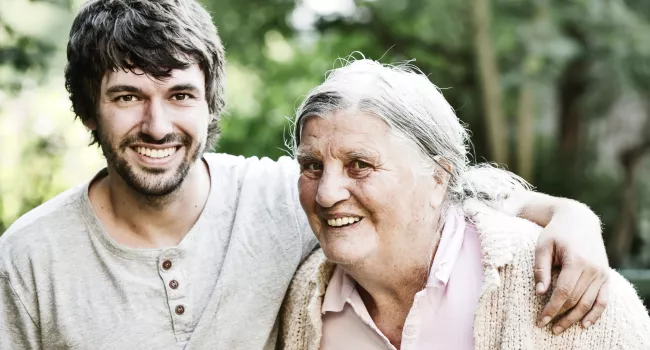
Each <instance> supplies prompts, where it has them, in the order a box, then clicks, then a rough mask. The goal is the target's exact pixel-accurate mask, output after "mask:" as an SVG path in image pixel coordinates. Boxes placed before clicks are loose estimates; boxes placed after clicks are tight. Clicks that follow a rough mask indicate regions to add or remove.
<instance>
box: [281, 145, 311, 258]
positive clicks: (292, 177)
mask: <svg viewBox="0 0 650 350" xmlns="http://www.w3.org/2000/svg"><path fill="white" fill-rule="evenodd" d="M278 162H279V163H281V166H282V167H284V172H285V174H287V176H286V178H287V181H288V182H289V183H288V187H289V188H290V189H291V200H292V202H293V211H294V213H295V218H296V226H297V230H298V236H299V237H298V238H299V239H300V242H301V244H300V246H301V249H302V255H301V262H302V261H304V260H305V259H307V257H308V256H309V254H311V252H313V251H314V249H316V247H317V246H318V240H317V239H316V236H315V235H314V233H313V232H312V230H311V227H310V226H309V221H308V220H307V215H306V214H305V211H304V210H302V206H301V205H300V198H299V196H298V178H299V176H300V167H299V166H298V162H296V161H295V160H294V159H292V158H290V157H281V158H280V159H279V160H278Z"/></svg>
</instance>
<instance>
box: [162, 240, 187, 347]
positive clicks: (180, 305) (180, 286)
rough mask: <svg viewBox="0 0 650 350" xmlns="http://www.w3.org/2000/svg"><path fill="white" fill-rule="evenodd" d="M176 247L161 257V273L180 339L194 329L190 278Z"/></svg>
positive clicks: (175, 329)
mask: <svg viewBox="0 0 650 350" xmlns="http://www.w3.org/2000/svg"><path fill="white" fill-rule="evenodd" d="M179 255H180V254H178V252H176V251H175V249H169V250H167V251H165V252H163V254H162V255H161V256H160V258H159V266H160V268H159V273H160V277H161V279H162V283H163V284H164V287H165V291H166V292H167V304H168V306H169V310H170V314H171V317H172V322H173V324H174V332H175V333H176V336H177V338H178V337H180V338H179V340H180V339H181V338H183V339H184V337H185V336H186V335H187V336H188V337H189V334H190V333H191V331H192V312H191V307H190V300H189V290H188V280H187V278H185V275H184V273H183V259H182V258H181V257H180V256H179Z"/></svg>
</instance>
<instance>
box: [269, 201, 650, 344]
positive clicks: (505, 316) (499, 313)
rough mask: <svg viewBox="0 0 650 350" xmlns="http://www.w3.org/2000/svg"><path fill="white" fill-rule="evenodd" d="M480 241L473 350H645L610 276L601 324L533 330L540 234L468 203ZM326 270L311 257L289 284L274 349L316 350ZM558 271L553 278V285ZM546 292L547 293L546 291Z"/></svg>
mask: <svg viewBox="0 0 650 350" xmlns="http://www.w3.org/2000/svg"><path fill="white" fill-rule="evenodd" d="M463 209H464V213H465V217H466V218H468V219H469V220H470V221H472V222H473V223H474V224H475V225H476V229H477V232H478V233H479V237H480V241H481V251H482V254H483V256H482V261H483V276H484V277H483V284H482V288H481V296H480V298H479V302H478V305H477V307H476V311H475V314H474V331H473V332H474V348H475V349H477V350H483V349H486V350H487V349H489V350H492V349H503V350H506V349H508V350H509V349H512V350H515V349H516V350H522V349H585V350H595V349H625V350H628V349H639V350H641V349H643V350H648V349H650V317H649V316H648V312H647V310H646V309H645V307H644V305H643V303H642V302H641V300H640V298H639V296H638V295H637V293H636V291H635V289H634V287H633V286H632V285H631V284H630V283H629V282H628V281H627V280H625V279H624V278H623V277H622V276H621V275H619V274H618V273H617V272H616V271H614V270H610V277H609V302H608V306H607V308H606V309H605V312H604V313H603V314H602V316H601V318H600V319H599V320H598V321H597V322H596V323H595V324H593V325H592V326H591V327H589V328H587V329H584V328H582V327H581V326H580V324H574V325H572V326H571V327H570V328H569V329H567V330H565V331H564V332H563V333H560V334H558V335H554V334H553V332H552V331H551V325H549V326H547V327H545V328H538V327H537V326H536V321H537V316H538V315H539V314H540V313H541V311H542V309H543V308H544V306H545V305H546V303H547V302H548V301H549V299H550V294H551V293H550V292H549V293H547V294H546V295H542V296H539V295H537V294H536V293H535V288H534V283H535V281H534V275H533V265H534V260H535V247H536V244H537V238H538V236H539V233H540V231H541V228H540V227H539V226H537V225H535V224H533V223H531V222H529V221H526V220H523V219H519V218H516V217H511V216H508V215H505V214H503V213H501V212H499V211H496V210H494V209H492V208H489V207H487V206H486V205H484V204H483V203H481V202H479V201H476V200H468V201H466V203H465V204H464V208H463ZM333 272H334V264H332V263H330V262H328V261H327V259H326V258H325V256H324V255H323V252H322V250H320V249H319V250H316V251H315V252H314V253H312V255H311V256H310V257H309V258H308V259H307V260H306V261H305V262H304V263H303V264H302V266H301V267H300V268H299V269H298V271H297V272H296V275H295V276H294V278H293V281H292V282H291V285H290V287H289V292H288V293H287V296H286V298H285V300H284V303H283V307H282V310H281V319H280V340H279V344H278V345H279V348H280V349H286V350H312V349H313V350H317V349H319V347H320V340H321V336H322V321H321V316H322V314H321V306H322V303H323V298H324V295H325V291H326V289H327V284H328V282H329V280H330V278H331V276H332V273H333ZM558 273H559V271H556V270H554V271H553V285H552V287H554V286H555V280H556V279H557V275H558ZM549 290H551V289H549Z"/></svg>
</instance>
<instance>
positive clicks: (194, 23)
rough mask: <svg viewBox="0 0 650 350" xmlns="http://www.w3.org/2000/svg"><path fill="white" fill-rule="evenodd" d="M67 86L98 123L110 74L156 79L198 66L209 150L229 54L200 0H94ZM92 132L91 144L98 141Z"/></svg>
mask: <svg viewBox="0 0 650 350" xmlns="http://www.w3.org/2000/svg"><path fill="white" fill-rule="evenodd" d="M67 55H68V64H67V66H66V68H65V85H66V89H67V90H68V92H69V94H70V100H71V101H72V109H73V111H74V113H75V114H76V116H77V117H79V118H80V119H81V120H82V121H83V122H86V121H88V120H96V118H97V107H98V99H99V94H100V87H101V81H102V78H103V77H104V75H105V74H106V72H109V71H115V70H119V69H122V70H126V71H133V70H134V69H136V68H137V69H140V70H142V71H143V72H144V73H145V74H148V75H150V76H152V77H154V78H156V79H165V78H168V77H170V76H171V71H172V70H173V69H185V68H188V67H189V66H190V65H192V64H194V63H197V64H198V65H199V67H200V68H201V70H202V71H203V74H204V75H205V94H206V100H207V102H208V106H209V110H210V114H211V116H212V117H213V119H212V121H211V122H210V124H209V126H208V138H207V139H208V140H207V145H206V150H211V149H212V148H213V147H214V143H215V142H216V140H217V138H218V136H219V115H220V113H221V112H222V110H223V108H224V83H225V72H224V63H225V58H224V50H223V45H222V44H221V40H220V38H219V36H218V34H217V29H216V28H215V26H214V24H213V23H212V19H211V18H210V15H209V14H208V13H207V11H206V10H205V9H204V8H203V7H202V6H201V5H200V4H199V3H198V2H196V0H155V1H153V0H91V1H88V2H87V3H85V4H84V5H83V7H82V8H81V9H80V10H79V13H78V14H77V17H76V18H75V20H74V22H73V24H72V29H71V30H70V40H69V42H68V49H67ZM98 141H99V139H98V133H97V131H96V130H94V131H92V142H91V144H94V143H98Z"/></svg>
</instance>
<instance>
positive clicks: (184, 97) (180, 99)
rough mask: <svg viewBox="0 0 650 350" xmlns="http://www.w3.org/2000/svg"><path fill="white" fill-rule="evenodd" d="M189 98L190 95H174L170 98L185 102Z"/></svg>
mask: <svg viewBox="0 0 650 350" xmlns="http://www.w3.org/2000/svg"><path fill="white" fill-rule="evenodd" d="M191 97H192V96H190V94H174V95H173V96H172V100H176V101H185V100H187V99H189V98H191Z"/></svg>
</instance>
